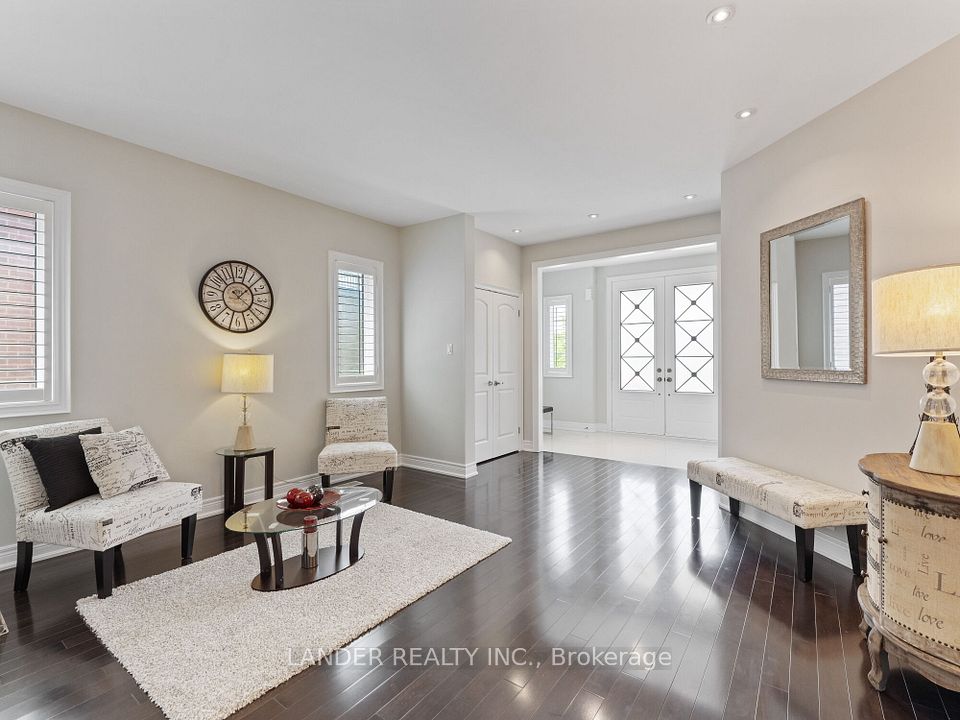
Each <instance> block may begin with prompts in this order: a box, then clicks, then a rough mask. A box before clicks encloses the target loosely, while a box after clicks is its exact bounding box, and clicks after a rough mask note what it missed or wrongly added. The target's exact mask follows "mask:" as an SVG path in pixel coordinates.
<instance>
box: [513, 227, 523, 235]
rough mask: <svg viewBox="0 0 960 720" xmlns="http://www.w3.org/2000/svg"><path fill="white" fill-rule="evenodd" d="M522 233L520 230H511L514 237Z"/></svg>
mask: <svg viewBox="0 0 960 720" xmlns="http://www.w3.org/2000/svg"><path fill="white" fill-rule="evenodd" d="M522 232H523V230H521V229H520V228H514V229H513V233H514V234H515V235H519V234H520V233H522Z"/></svg>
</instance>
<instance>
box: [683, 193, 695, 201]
mask: <svg viewBox="0 0 960 720" xmlns="http://www.w3.org/2000/svg"><path fill="white" fill-rule="evenodd" d="M683 199H684V200H696V199H697V196H696V195H694V194H693V193H690V194H689V195H684V196H683Z"/></svg>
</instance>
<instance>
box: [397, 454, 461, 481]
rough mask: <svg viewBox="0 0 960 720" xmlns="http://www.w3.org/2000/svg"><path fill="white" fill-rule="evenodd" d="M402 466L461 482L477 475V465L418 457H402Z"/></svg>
mask: <svg viewBox="0 0 960 720" xmlns="http://www.w3.org/2000/svg"><path fill="white" fill-rule="evenodd" d="M400 466H401V467H408V468H413V469H415V470H426V471H428V472H434V473H438V474H440V475H448V476H450V477H455V478H460V479H461V480H468V479H469V478H472V477H476V475H477V464H476V463H466V464H461V463H453V462H449V461H447V460H435V459H434V458H425V457H417V456H416V455H401V456H400Z"/></svg>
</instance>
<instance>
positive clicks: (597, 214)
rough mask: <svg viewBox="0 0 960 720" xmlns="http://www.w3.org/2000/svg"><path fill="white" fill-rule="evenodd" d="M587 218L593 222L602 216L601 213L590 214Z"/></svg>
mask: <svg viewBox="0 0 960 720" xmlns="http://www.w3.org/2000/svg"><path fill="white" fill-rule="evenodd" d="M587 217H588V218H590V219H591V220H596V219H597V218H598V217H600V214H599V213H590V214H589V215H587Z"/></svg>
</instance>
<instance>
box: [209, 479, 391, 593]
mask: <svg viewBox="0 0 960 720" xmlns="http://www.w3.org/2000/svg"><path fill="white" fill-rule="evenodd" d="M336 490H337V492H339V493H340V499H339V500H337V502H336V503H334V504H333V505H331V506H330V507H328V508H324V509H323V510H288V509H285V508H281V507H279V506H278V505H277V500H278V498H270V499H269V500H263V501H261V502H258V503H254V504H253V505H248V506H247V507H245V508H243V509H242V510H240V511H238V512H235V513H234V514H233V515H231V516H230V517H229V518H227V522H226V523H225V525H226V528H227V530H233V531H234V532H239V533H250V534H251V535H253V539H254V540H256V543H257V553H258V554H259V556H260V574H259V575H257V576H256V577H255V578H254V579H253V580H252V581H251V583H250V587H252V588H253V589H254V590H262V591H270V590H288V589H289V588H295V587H301V586H303V585H309V584H310V583H313V582H316V581H317V580H323V578H326V577H330V576H331V575H335V574H336V573H338V572H340V571H341V570H345V569H346V568H348V567H350V566H351V565H353V564H354V563H356V562H357V561H358V560H360V558H362V557H363V548H362V547H360V526H361V524H362V523H363V515H364V513H365V512H366V511H367V510H369V509H370V508H372V507H373V506H374V505H376V504H377V503H378V502H379V501H380V498H381V497H382V495H381V493H380V491H379V490H374V489H373V488H366V487H346V488H336ZM308 515H316V517H317V524H318V525H329V524H331V523H336V524H337V542H336V545H331V546H330V547H323V548H320V549H319V551H318V553H317V566H316V567H303V562H302V559H301V557H300V556H299V555H297V556H296V557H291V558H288V559H287V560H284V559H283V549H282V547H281V543H280V537H281V535H283V533H286V532H293V531H295V530H297V531H300V532H302V531H303V519H304V518H305V517H307V516H308ZM350 518H353V523H352V526H351V528H350V546H349V548H348V549H346V550H345V549H344V547H343V541H342V537H343V521H344V520H348V519H350ZM268 540H269V542H270V544H271V545H272V546H273V564H272V565H271V563H270V552H269V550H268V549H267V541H268Z"/></svg>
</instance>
